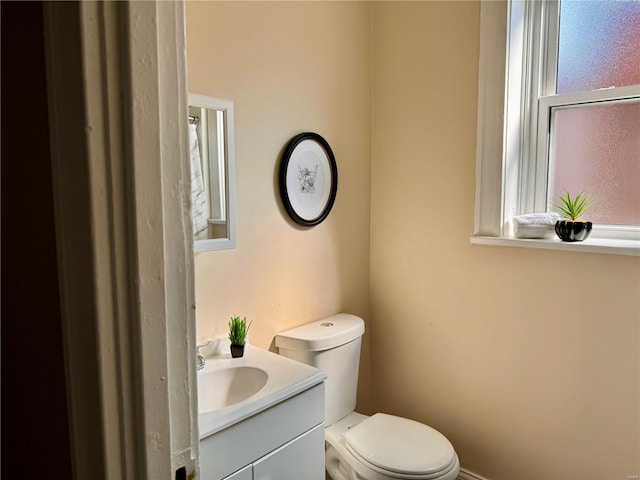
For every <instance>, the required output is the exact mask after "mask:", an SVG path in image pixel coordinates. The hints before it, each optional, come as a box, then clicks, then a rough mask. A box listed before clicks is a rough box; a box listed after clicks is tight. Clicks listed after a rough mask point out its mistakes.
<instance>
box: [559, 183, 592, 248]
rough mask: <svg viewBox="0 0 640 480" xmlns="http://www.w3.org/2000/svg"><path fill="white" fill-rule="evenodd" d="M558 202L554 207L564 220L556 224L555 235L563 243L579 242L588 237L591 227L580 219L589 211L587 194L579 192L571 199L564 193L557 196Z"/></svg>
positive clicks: (569, 195) (590, 224) (589, 223)
mask: <svg viewBox="0 0 640 480" xmlns="http://www.w3.org/2000/svg"><path fill="white" fill-rule="evenodd" d="M558 200H559V201H558V202H554V205H555V207H556V208H557V209H558V210H559V211H560V213H561V214H562V215H563V216H564V217H565V218H564V219H563V220H558V221H557V222H556V234H557V235H558V237H560V240H562V241H563V242H581V241H582V240H584V239H585V238H587V237H588V236H589V233H591V227H592V226H593V225H592V223H591V222H587V221H585V220H583V219H581V218H580V217H581V216H582V214H584V213H585V212H586V211H587V210H588V209H589V206H590V203H589V194H588V193H587V192H580V193H578V194H577V195H576V196H575V197H573V198H572V197H571V194H569V192H565V194H564V195H558Z"/></svg>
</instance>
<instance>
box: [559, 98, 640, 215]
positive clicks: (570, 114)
mask: <svg viewBox="0 0 640 480" xmlns="http://www.w3.org/2000/svg"><path fill="white" fill-rule="evenodd" d="M550 133H551V150H550V158H549V163H550V178H549V190H550V198H552V199H555V198H556V196H557V195H559V194H563V193H564V192H565V190H567V191H569V192H571V194H573V195H575V194H576V193H579V192H581V191H583V190H586V191H588V192H590V193H591V198H592V201H593V206H592V208H591V209H590V210H589V212H588V213H587V214H586V215H585V217H586V218H585V219H586V220H590V221H592V222H594V223H604V224H609V225H640V101H638V100H635V101H633V102H626V103H616V104H593V105H586V106H577V107H556V108H553V109H552V110H551V132H550ZM549 210H553V208H549Z"/></svg>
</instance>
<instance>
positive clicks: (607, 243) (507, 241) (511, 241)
mask: <svg viewBox="0 0 640 480" xmlns="http://www.w3.org/2000/svg"><path fill="white" fill-rule="evenodd" d="M471 243H472V244H474V245H494V246H500V247H524V248H542V249H547V250H564V251H569V252H586V253H608V254H613V255H632V256H640V241H639V240H612V239H608V238H591V237H589V238H587V239H586V240H584V241H582V242H563V241H561V240H560V239H545V240H533V239H526V238H512V237H483V236H472V237H471Z"/></svg>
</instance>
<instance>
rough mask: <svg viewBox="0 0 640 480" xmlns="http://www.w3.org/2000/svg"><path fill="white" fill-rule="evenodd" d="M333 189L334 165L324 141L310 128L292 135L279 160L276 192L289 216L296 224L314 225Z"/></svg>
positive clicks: (325, 212)
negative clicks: (278, 183) (277, 189)
mask: <svg viewBox="0 0 640 480" xmlns="http://www.w3.org/2000/svg"><path fill="white" fill-rule="evenodd" d="M337 191H338V168H337V166H336V159H335V157H334V156H333V151H332V150H331V147H330V146H329V144H328V143H327V141H326V140H325V139H324V138H322V137H321V136H320V135H318V134H317V133H313V132H306V133H301V134H299V135H296V136H295V137H293V138H292V139H291V140H290V141H289V143H288V144H287V148H286V150H285V152H284V155H283V157H282V163H281V164H280V194H281V195H282V202H283V203H284V207H285V209H286V210H287V213H288V214H289V216H290V217H291V218H292V219H293V220H294V221H295V222H296V223H297V224H299V225H304V226H306V227H311V226H314V225H318V224H319V223H321V222H322V221H323V220H324V219H325V218H327V215H329V212H330V211H331V208H332V207H333V203H334V202H335V199H336V192H337Z"/></svg>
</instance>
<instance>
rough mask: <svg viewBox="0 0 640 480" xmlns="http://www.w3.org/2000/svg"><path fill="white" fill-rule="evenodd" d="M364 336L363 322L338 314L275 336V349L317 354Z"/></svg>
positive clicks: (353, 317) (352, 316)
mask: <svg viewBox="0 0 640 480" xmlns="http://www.w3.org/2000/svg"><path fill="white" fill-rule="evenodd" d="M363 334H364V320H362V319H361V318H360V317H356V316H355V315H350V314H348V313H338V314H336V315H332V316H330V317H327V318H323V319H321V320H316V321H315V322H311V323H307V324H304V325H301V326H300V327H296V328H292V329H291V330H287V331H286V332H282V333H279V334H278V335H276V347H278V348H285V349H289V350H302V351H306V352H318V351H322V350H329V349H330V348H335V347H338V346H340V345H344V344H345V343H349V342H351V341H352V340H355V339H356V338H359V337H361V336H362V335H363Z"/></svg>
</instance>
